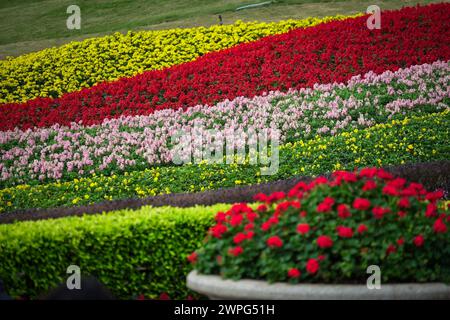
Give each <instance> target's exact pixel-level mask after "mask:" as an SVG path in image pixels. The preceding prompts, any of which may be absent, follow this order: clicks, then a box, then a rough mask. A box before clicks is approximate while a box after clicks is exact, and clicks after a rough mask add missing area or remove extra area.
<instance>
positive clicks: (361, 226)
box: [356, 224, 368, 234]
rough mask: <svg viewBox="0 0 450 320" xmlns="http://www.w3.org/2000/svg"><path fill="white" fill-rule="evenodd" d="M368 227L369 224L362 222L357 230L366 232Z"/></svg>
mask: <svg viewBox="0 0 450 320" xmlns="http://www.w3.org/2000/svg"><path fill="white" fill-rule="evenodd" d="M367 230H368V229H367V226H366V225H365V224H360V225H359V226H358V229H356V231H358V233H360V234H361V233H364V232H366V231H367Z"/></svg>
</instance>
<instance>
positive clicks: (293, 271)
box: [288, 268, 301, 278]
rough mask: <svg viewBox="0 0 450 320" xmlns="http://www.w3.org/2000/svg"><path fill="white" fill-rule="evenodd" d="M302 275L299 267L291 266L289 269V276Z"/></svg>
mask: <svg viewBox="0 0 450 320" xmlns="http://www.w3.org/2000/svg"><path fill="white" fill-rule="evenodd" d="M300 275H301V273H300V270H298V269H297V268H291V269H289V271H288V277H289V278H298V277H300Z"/></svg>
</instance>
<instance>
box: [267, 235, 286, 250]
mask: <svg viewBox="0 0 450 320" xmlns="http://www.w3.org/2000/svg"><path fill="white" fill-rule="evenodd" d="M267 245H268V246H269V247H271V248H280V247H281V246H283V241H282V240H281V238H280V237H278V236H272V237H270V238H269V239H267Z"/></svg>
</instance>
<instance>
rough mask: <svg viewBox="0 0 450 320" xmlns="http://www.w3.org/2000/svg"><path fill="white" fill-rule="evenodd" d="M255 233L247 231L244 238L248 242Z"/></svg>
mask: <svg viewBox="0 0 450 320" xmlns="http://www.w3.org/2000/svg"><path fill="white" fill-rule="evenodd" d="M254 235H255V233H254V232H253V231H247V233H246V237H247V239H248V240H250V239H252V238H253V236H254Z"/></svg>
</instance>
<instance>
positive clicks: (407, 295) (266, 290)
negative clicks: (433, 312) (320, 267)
mask: <svg viewBox="0 0 450 320" xmlns="http://www.w3.org/2000/svg"><path fill="white" fill-rule="evenodd" d="M186 282H187V286H188V288H189V289H191V290H193V291H196V292H198V293H201V294H203V295H206V296H208V297H209V298H210V299H213V300H399V299H405V300H422V299H447V300H450V285H447V284H444V283H399V284H385V285H384V284H381V289H372V290H369V289H368V288H367V287H366V286H365V285H358V284H306V283H305V284H297V285H292V284H288V283H273V284H269V283H268V282H266V281H262V280H247V279H245V280H239V281H233V280H225V279H222V278H221V277H220V276H217V275H202V274H199V273H197V271H196V270H193V271H191V272H190V273H189V274H188V276H187V279H186Z"/></svg>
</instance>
